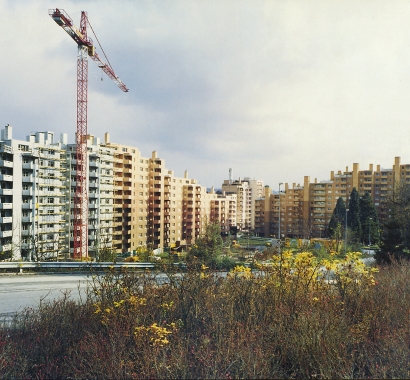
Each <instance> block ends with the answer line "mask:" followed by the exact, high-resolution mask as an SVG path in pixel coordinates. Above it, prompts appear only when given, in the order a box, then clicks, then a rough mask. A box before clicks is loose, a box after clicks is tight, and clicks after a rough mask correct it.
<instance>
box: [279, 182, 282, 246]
mask: <svg viewBox="0 0 410 380" xmlns="http://www.w3.org/2000/svg"><path fill="white" fill-rule="evenodd" d="M281 185H283V183H282V182H279V224H278V236H279V253H280V248H281V247H280V242H281V237H280V186H281Z"/></svg>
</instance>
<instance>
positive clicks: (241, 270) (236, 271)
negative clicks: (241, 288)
mask: <svg viewBox="0 0 410 380" xmlns="http://www.w3.org/2000/svg"><path fill="white" fill-rule="evenodd" d="M229 275H230V276H231V277H232V276H234V277H243V278H247V279H249V278H252V270H251V268H248V267H245V266H243V265H237V266H236V267H235V268H233V269H232V270H231V271H230V272H229Z"/></svg>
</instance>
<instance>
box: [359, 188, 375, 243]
mask: <svg viewBox="0 0 410 380" xmlns="http://www.w3.org/2000/svg"><path fill="white" fill-rule="evenodd" d="M359 206H360V225H361V227H362V236H361V241H362V243H363V244H367V245H369V244H370V242H371V243H373V244H375V243H378V242H379V238H380V236H379V235H380V234H379V218H378V216H377V210H376V207H374V204H373V200H372V197H371V196H370V194H369V193H368V192H366V193H365V194H364V196H363V197H361V198H360V201H359ZM369 231H370V242H369Z"/></svg>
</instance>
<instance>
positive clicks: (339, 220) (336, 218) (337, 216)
mask: <svg viewBox="0 0 410 380" xmlns="http://www.w3.org/2000/svg"><path fill="white" fill-rule="evenodd" d="M345 219H346V205H345V202H344V200H343V198H342V197H340V198H339V199H338V200H337V203H336V207H335V209H334V210H333V214H332V218H331V219H330V222H329V226H328V230H329V236H331V237H332V236H334V233H335V231H336V230H337V228H338V225H340V226H342V227H343V228H344V226H345V223H346V222H345Z"/></svg>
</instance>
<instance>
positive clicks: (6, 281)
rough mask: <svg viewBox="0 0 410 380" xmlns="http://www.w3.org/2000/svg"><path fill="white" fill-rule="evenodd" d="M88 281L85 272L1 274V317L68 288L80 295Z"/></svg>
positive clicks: (57, 294) (60, 295) (57, 296)
mask: <svg viewBox="0 0 410 380" xmlns="http://www.w3.org/2000/svg"><path fill="white" fill-rule="evenodd" d="M86 285H87V275H86V274H53V275H37V274H19V275H15V274H14V275H1V276H0V320H5V319H8V318H10V316H11V315H12V314H13V313H15V312H18V311H21V310H23V309H24V308H25V307H32V308H36V307H38V306H39V304H40V302H41V301H42V300H53V299H58V298H60V297H62V296H63V294H64V292H69V293H70V296H71V298H73V299H79V297H80V293H81V292H84V290H85V288H86Z"/></svg>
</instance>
